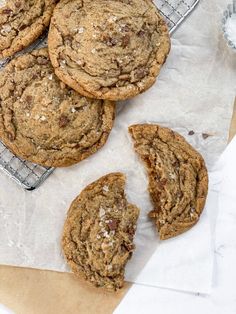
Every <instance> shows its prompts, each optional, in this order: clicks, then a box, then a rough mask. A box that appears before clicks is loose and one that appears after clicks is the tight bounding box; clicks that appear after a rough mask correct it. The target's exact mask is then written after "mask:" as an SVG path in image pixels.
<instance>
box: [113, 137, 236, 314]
mask: <svg viewBox="0 0 236 314" xmlns="http://www.w3.org/2000/svg"><path fill="white" fill-rule="evenodd" d="M235 159H236V137H235V138H234V140H233V141H232V143H230V145H229V147H228V148H227V150H226V151H225V152H224V154H223V155H222V157H221V159H220V162H219V163H218V169H219V171H220V172H221V175H220V176H219V171H218V176H219V177H222V182H221V184H220V188H219V215H218V218H217V225H216V241H215V251H214V252H215V271H214V277H213V282H212V293H211V295H210V296H209V295H207V296H206V295H200V294H191V293H181V292H177V291H170V290H166V289H158V288H153V287H147V286H141V285H137V284H135V285H133V286H132V288H131V289H130V290H129V291H128V293H127V294H126V296H125V297H124V299H123V300H122V301H121V303H120V305H119V306H118V307H117V309H116V310H115V312H114V314H144V313H148V314H156V313H157V312H161V313H162V314H189V313H191V314H199V313H203V314H208V313H214V314H222V313H225V314H226V313H227V314H235V313H236V299H235V290H236V269H235V263H236V238H235V221H236V196H235V190H236V163H235ZM145 268H147V267H145ZM150 270H151V269H150Z"/></svg>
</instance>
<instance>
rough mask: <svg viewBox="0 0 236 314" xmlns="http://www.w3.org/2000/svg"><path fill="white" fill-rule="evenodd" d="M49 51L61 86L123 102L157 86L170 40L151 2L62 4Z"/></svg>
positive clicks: (94, 0)
mask: <svg viewBox="0 0 236 314" xmlns="http://www.w3.org/2000/svg"><path fill="white" fill-rule="evenodd" d="M48 45H49V54H50V58H51V61H52V64H53V66H54V68H55V73H56V75H57V76H58V77H59V78H60V79H61V80H62V81H63V82H64V83H65V84H68V85H69V86H70V87H72V88H74V89H75V90H77V91H78V92H79V93H81V94H83V95H85V96H89V97H94V98H98V99H110V100H121V99H127V98H130V97H133V96H135V95H137V94H139V93H142V92H144V91H145V90H146V89H148V88H149V87H150V86H151V85H152V84H153V83H154V82H155V80H156V77H157V75H158V74H159V72H160V69H161V67H162V65H163V63H164V62H165V60H166V58H167V55H168V53H169V50H170V38H169V34H168V30H167V26H166V24H165V21H164V20H163V18H162V17H161V15H160V14H159V13H158V11H157V8H156V7H155V5H154V4H153V3H152V1H151V0H117V1H114V0H83V1H82V0H62V1H60V2H59V4H58V5H57V6H56V8H55V10H54V13H53V17H52V20H51V24H50V31H49V39H48Z"/></svg>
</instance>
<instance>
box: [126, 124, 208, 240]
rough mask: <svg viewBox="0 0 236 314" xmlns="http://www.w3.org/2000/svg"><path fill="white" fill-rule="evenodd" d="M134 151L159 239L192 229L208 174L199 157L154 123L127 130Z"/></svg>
mask: <svg viewBox="0 0 236 314" xmlns="http://www.w3.org/2000/svg"><path fill="white" fill-rule="evenodd" d="M129 132H130V134H131V136H132V138H133V140H134V147H135V151H136V152H137V153H138V155H139V156H140V157H141V159H142V160H143V161H144V164H145V166H146V168H147V172H148V176H149V192H150V195H151V198H152V201H153V204H154V210H152V211H151V212H150V213H149V216H150V217H151V218H153V219H154V220H155V223H156V226H157V230H158V232H159V235H160V239H161V240H165V239H168V238H171V237H174V236H177V235H179V234H181V233H183V232H185V231H187V230H188V229H190V228H191V227H192V226H194V225H195V224H196V223H197V222H198V220H199V218H200V215H201V213H202V211H203V208H204V205H205V201H206V197H207V191H208V174H207V169H206V166H205V162H204V160H203V158H202V156H201V155H200V154H199V153H198V152H197V151H196V150H195V149H194V148H193V147H192V146H191V145H190V144H188V143H187V142H186V140H185V139H184V138H183V137H182V136H181V135H179V134H178V133H176V132H174V131H172V130H170V129H168V128H164V127H161V126H159V125H155V124H140V125H132V126H130V127H129Z"/></svg>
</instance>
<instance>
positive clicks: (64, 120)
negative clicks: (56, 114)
mask: <svg viewBox="0 0 236 314" xmlns="http://www.w3.org/2000/svg"><path fill="white" fill-rule="evenodd" d="M69 122H70V120H69V119H68V118H67V116H65V115H64V114H63V115H61V116H60V118H59V127H60V128H65V127H66V126H67V125H68V124H69Z"/></svg>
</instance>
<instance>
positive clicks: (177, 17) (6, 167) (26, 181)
mask: <svg viewBox="0 0 236 314" xmlns="http://www.w3.org/2000/svg"><path fill="white" fill-rule="evenodd" d="M199 1H200V0H154V3H155V4H156V6H157V8H158V9H159V11H160V12H161V14H162V15H163V16H164V18H165V19H166V22H167V25H168V27H169V30H170V33H173V32H174V31H175V30H176V28H177V27H178V26H179V25H180V24H181V23H182V22H183V20H185V18H186V17H187V16H188V15H189V14H190V13H191V12H192V11H193V9H194V8H195V6H196V5H197V4H198V2H199ZM45 37H46V36H44V37H42V38H40V39H39V40H38V41H37V42H36V43H34V44H33V45H31V46H30V47H28V48H27V49H26V51H25V52H27V51H30V50H33V49H35V48H38V47H39V46H40V45H42V43H43V42H44V40H45ZM8 62H9V59H8V60H3V61H0V70H1V68H2V67H4V65H5V64H6V63H8ZM0 169H2V170H3V171H4V172H5V173H6V174H7V175H9V176H10V177H11V178H12V179H13V180H15V181H16V182H17V183H18V184H19V185H20V186H22V187H23V188H25V189H26V190H34V189H35V188H37V187H38V186H39V185H40V184H41V183H42V182H44V181H45V180H46V178H47V177H48V176H49V175H50V174H51V173H52V172H53V170H54V169H53V168H46V167H42V166H39V165H36V164H33V163H31V162H27V161H24V160H21V159H20V158H18V157H16V156H15V155H13V154H12V153H11V152H10V151H9V150H8V149H7V147H6V146H5V145H4V144H3V143H2V142H1V141H0Z"/></svg>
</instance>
